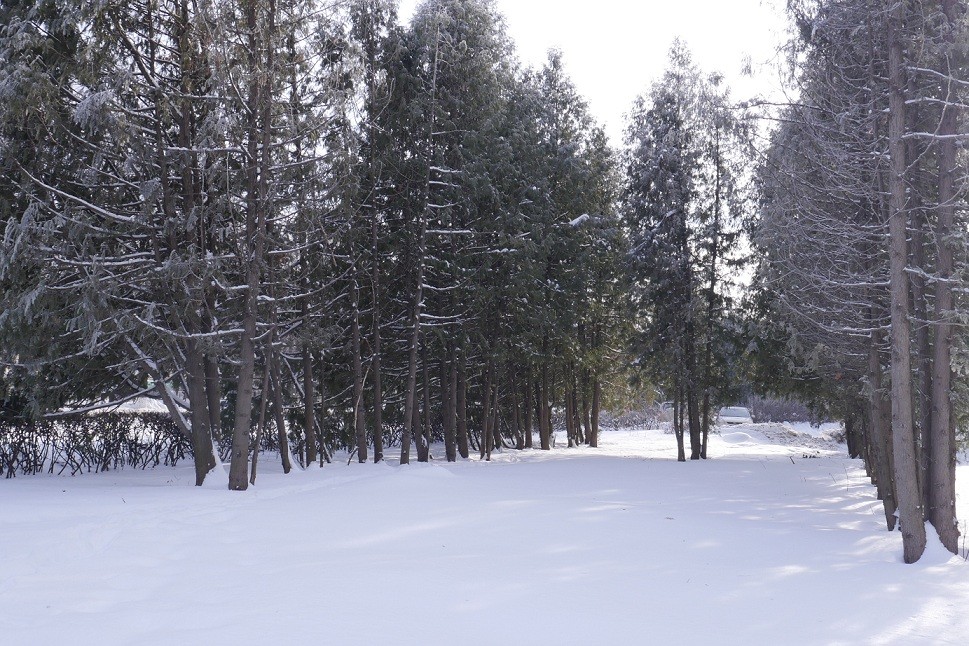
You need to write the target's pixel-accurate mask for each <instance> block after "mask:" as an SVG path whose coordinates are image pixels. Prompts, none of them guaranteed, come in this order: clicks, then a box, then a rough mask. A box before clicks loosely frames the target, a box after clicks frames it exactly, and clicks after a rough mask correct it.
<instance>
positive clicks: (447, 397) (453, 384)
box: [441, 343, 458, 462]
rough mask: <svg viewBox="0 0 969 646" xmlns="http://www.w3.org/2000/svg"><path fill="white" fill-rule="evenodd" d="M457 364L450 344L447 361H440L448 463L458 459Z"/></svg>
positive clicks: (445, 446) (445, 453)
mask: <svg viewBox="0 0 969 646" xmlns="http://www.w3.org/2000/svg"><path fill="white" fill-rule="evenodd" d="M457 399H458V364H457V356H456V352H455V349H454V344H453V343H452V344H450V347H449V350H448V358H447V361H445V360H444V359H442V360H441V401H442V402H444V455H445V459H446V460H447V461H448V462H455V461H456V460H457V459H458V451H457V423H458V415H457V412H458V409H457Z"/></svg>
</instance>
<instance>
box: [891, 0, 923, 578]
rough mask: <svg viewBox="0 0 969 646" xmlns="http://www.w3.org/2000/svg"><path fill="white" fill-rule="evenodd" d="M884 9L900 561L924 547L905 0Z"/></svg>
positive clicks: (910, 560) (915, 556) (915, 557)
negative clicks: (912, 316)
mask: <svg viewBox="0 0 969 646" xmlns="http://www.w3.org/2000/svg"><path fill="white" fill-rule="evenodd" d="M888 4H889V6H890V7H891V10H890V13H889V25H888V33H889V53H888V67H889V71H888V76H889V79H888V83H889V121H888V141H889V152H890V156H891V171H890V174H889V177H888V185H889V212H890V214H889V222H888V229H889V254H888V257H889V268H890V283H891V290H890V291H891V320H892V327H891V348H892V352H891V373H892V435H893V438H892V450H893V454H894V458H895V491H896V494H897V496H898V517H899V522H900V524H901V531H902V542H903V552H904V560H905V562H906V563H914V562H916V561H918V560H919V558H920V557H921V556H922V553H923V552H924V551H925V540H926V539H925V513H924V508H923V507H922V495H921V489H920V487H919V473H918V471H919V469H918V461H917V459H916V447H915V433H914V429H913V428H912V354H911V328H910V322H909V286H908V276H907V275H906V273H905V270H906V267H907V264H908V234H907V217H906V215H907V214H906V211H905V202H906V198H905V179H904V178H905V143H904V140H903V136H904V134H905V94H904V90H905V76H904V64H905V62H904V52H903V43H902V22H903V19H904V16H905V12H906V9H907V6H908V3H907V2H905V1H898V0H891V1H890V2H889V3H888Z"/></svg>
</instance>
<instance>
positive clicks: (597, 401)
mask: <svg viewBox="0 0 969 646" xmlns="http://www.w3.org/2000/svg"><path fill="white" fill-rule="evenodd" d="M601 406H602V383H601V382H600V381H599V375H595V376H594V377H593V378H592V430H591V431H590V432H589V433H590V434H589V446H591V447H592V448H594V449H595V448H598V446H599V409H600V408H601Z"/></svg>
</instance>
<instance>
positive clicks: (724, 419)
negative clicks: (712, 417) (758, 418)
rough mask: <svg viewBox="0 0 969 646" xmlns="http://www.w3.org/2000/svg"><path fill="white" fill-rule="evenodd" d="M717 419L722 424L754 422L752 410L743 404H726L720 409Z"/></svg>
mask: <svg viewBox="0 0 969 646" xmlns="http://www.w3.org/2000/svg"><path fill="white" fill-rule="evenodd" d="M717 420H718V421H719V422H720V423H721V424H753V423H754V419H753V418H752V417H751V416H750V411H749V410H747V409H746V408H744V407H743V406H726V407H724V408H721V409H720V413H719V414H717Z"/></svg>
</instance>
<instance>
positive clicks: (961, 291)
mask: <svg viewBox="0 0 969 646" xmlns="http://www.w3.org/2000/svg"><path fill="white" fill-rule="evenodd" d="M787 5H788V6H787V11H788V14H789V22H790V27H791V29H790V34H789V39H788V41H787V43H786V46H785V49H784V50H783V51H782V52H780V53H779V59H783V61H782V62H781V63H779V67H780V68H781V70H780V71H781V73H782V74H783V75H784V76H785V79H786V81H787V84H788V87H789V96H788V98H787V99H786V100H784V101H776V100H774V101H770V102H768V101H766V100H762V101H757V100H755V101H747V102H745V103H738V102H735V101H734V100H733V99H732V98H731V96H730V93H729V89H728V88H727V87H726V85H725V83H724V81H723V78H722V77H721V76H719V75H717V74H709V73H706V72H702V71H700V70H699V69H698V68H697V67H696V65H694V63H693V62H692V61H691V57H690V53H689V50H688V48H687V47H686V45H684V44H682V43H679V42H677V43H676V44H675V45H674V46H673V48H672V49H671V51H670V55H669V60H668V63H667V71H666V72H665V74H664V75H663V77H662V78H660V79H657V81H656V83H655V84H654V85H653V86H652V87H649V88H643V94H642V96H641V98H640V99H639V100H638V101H637V102H636V103H635V104H634V105H633V106H631V111H630V114H629V117H628V121H627V123H626V129H625V139H624V141H623V142H622V143H621V146H619V147H614V146H613V144H612V143H611V142H610V141H609V139H608V137H607V136H606V134H605V133H604V131H603V129H602V128H601V127H600V126H599V125H598V124H597V123H596V122H595V120H594V119H593V118H592V116H591V115H590V112H589V109H588V107H587V105H586V103H585V101H584V100H583V99H582V97H581V96H580V95H579V93H578V92H577V90H576V88H575V86H574V85H573V84H572V82H571V81H570V79H569V78H568V76H567V74H566V71H565V67H566V66H565V63H564V62H563V57H562V55H561V54H559V53H557V52H550V54H549V56H548V59H547V61H546V63H545V64H544V65H543V66H541V67H539V68H529V67H527V66H524V65H522V64H521V63H520V62H519V61H518V59H517V57H516V54H515V50H514V44H513V43H512V42H511V41H510V39H509V37H508V36H507V34H506V31H505V27H504V24H503V20H502V17H501V16H500V15H499V14H498V12H497V11H496V9H495V7H494V4H493V2H491V1H490V0H425V1H424V2H422V3H421V4H420V5H419V6H418V8H417V10H416V12H415V14H414V16H413V18H412V19H411V20H410V21H409V22H408V23H406V24H402V23H401V22H400V21H398V18H397V3H396V1H395V0H199V1H192V2H190V1H189V0H139V1H135V2H127V1H125V2H121V1H115V0H101V1H96V2H93V1H86V0H34V1H31V0H2V1H0V218H2V220H3V222H2V226H3V238H2V242H0V400H2V401H0V403H2V416H0V427H2V429H0V451H2V454H0V458H2V460H0V461H3V462H4V464H2V465H0V470H5V471H6V473H7V475H8V476H9V475H12V474H13V472H14V470H15V469H16V464H17V460H18V458H17V455H18V451H21V452H22V451H26V449H25V448H24V446H25V445H24V444H23V443H22V442H21V443H20V444H17V443H16V442H14V441H13V440H11V439H9V438H12V437H14V429H16V430H17V433H19V434H17V435H16V437H18V438H23V437H26V436H25V435H24V433H23V432H22V431H23V429H34V428H39V427H40V426H42V425H44V424H49V423H54V420H58V419H68V418H69V417H70V416H71V415H75V416H76V415H78V414H79V413H78V411H82V412H83V411H89V410H94V409H97V408H110V407H113V406H116V405H117V404H119V403H121V402H124V401H127V400H131V399H134V398H138V397H144V396H150V397H154V398H157V399H159V400H160V401H161V402H163V403H164V405H165V407H166V409H167V410H168V412H169V414H170V416H171V421H172V423H173V424H174V427H175V428H176V429H177V430H176V432H177V433H180V434H181V435H182V436H183V437H184V438H187V441H188V442H189V443H190V453H191V455H192V457H193V459H194V462H195V468H196V480H197V483H199V484H201V483H202V481H203V480H204V479H205V477H206V474H207V473H209V472H210V471H211V470H212V469H213V468H214V467H215V465H216V459H217V455H216V454H217V453H218V452H219V451H220V449H221V450H222V451H223V457H225V458H227V459H228V460H229V461H230V465H229V475H230V477H229V487H230V488H231V489H245V488H246V487H247V485H248V484H249V482H250V481H251V480H252V479H253V478H254V476H255V464H254V460H255V459H256V457H257V455H258V449H259V446H260V444H261V442H262V441H263V439H264V438H265V437H266V436H268V435H270V434H271V435H272V436H273V443H272V444H273V446H274V447H275V448H276V449H278V451H279V455H280V456H281V457H282V459H283V461H284V465H285V468H286V470H287V471H288V470H289V469H290V468H291V466H292V465H291V461H293V460H296V461H298V462H299V463H300V464H302V465H304V466H305V465H309V464H312V463H317V462H318V463H321V464H322V463H324V462H325V461H327V460H329V459H330V456H331V455H332V453H333V451H334V450H346V451H348V452H349V455H350V457H351V459H356V460H358V461H360V462H367V461H369V460H374V461H380V460H382V459H383V457H384V454H385V452H386V451H387V450H388V449H389V447H394V450H395V451H399V455H400V461H401V463H407V462H408V461H409V460H410V459H411V451H412V450H413V451H414V453H415V456H416V459H417V460H419V461H426V460H428V459H429V458H430V457H431V445H432V443H435V442H438V441H441V442H443V456H439V457H444V459H446V460H457V459H463V458H467V457H468V456H469V454H470V453H471V452H477V453H478V454H479V455H480V456H481V458H482V459H488V458H489V457H490V455H491V452H492V451H493V450H496V449H520V450H524V449H529V448H532V444H533V441H534V442H535V444H536V446H535V448H541V449H549V448H550V447H551V444H552V442H553V438H554V436H555V428H558V426H559V425H561V427H562V430H564V432H565V438H564V440H560V441H563V442H567V443H568V445H569V446H573V445H577V444H582V443H585V444H589V445H591V446H593V447H594V446H595V445H596V442H597V437H598V433H599V428H598V425H599V417H600V412H601V411H603V410H604V409H607V408H611V409H614V410H616V411H618V410H620V409H622V408H623V407H628V406H629V405H631V404H633V403H634V404H635V405H641V404H642V403H644V402H649V401H653V400H654V399H656V398H660V397H661V398H663V399H668V400H670V401H672V402H673V411H674V413H673V418H674V419H673V424H672V426H673V430H674V432H675V437H676V441H677V448H678V456H677V457H678V458H679V459H680V460H685V459H686V458H687V453H689V457H690V458H691V459H701V458H705V457H706V445H707V437H708V434H709V433H710V431H711V428H712V425H713V420H712V416H713V415H712V412H711V411H715V410H716V407H718V406H719V405H721V404H725V403H731V402H735V401H737V400H739V399H742V398H743V397H744V396H746V395H749V394H751V393H753V392H761V393H765V394H771V395H774V396H783V397H792V398H796V399H799V400H801V401H804V402H807V403H809V404H810V405H811V406H812V407H813V408H814V409H815V410H816V411H818V412H819V414H824V415H828V416H831V417H834V418H837V419H843V420H844V421H845V429H846V434H847V438H848V445H849V451H850V452H851V454H852V455H853V456H854V457H862V458H864V459H865V464H866V466H867V468H868V470H869V473H870V474H871V476H872V478H873V480H874V481H875V482H876V483H877V486H878V492H879V496H880V497H881V498H882V500H883V501H884V503H885V511H886V519H887V522H888V524H889V526H890V527H891V526H893V524H894V523H895V519H896V518H898V519H899V521H900V523H901V527H902V533H903V536H904V537H905V550H906V559H907V560H910V561H911V560H917V558H918V556H919V555H920V554H921V549H923V548H924V544H925V535H924V527H925V524H924V521H925V520H928V521H930V522H931V523H932V525H933V526H934V527H935V528H936V529H937V530H938V532H939V534H940V537H941V538H942V541H943V543H944V544H945V545H946V546H947V547H948V548H949V549H950V550H952V551H955V549H956V543H955V541H956V540H957V539H958V528H957V525H956V522H955V515H954V507H953V502H954V497H955V493H954V484H953V483H954V468H955V457H956V452H957V448H958V439H959V435H958V434H957V429H959V428H960V423H961V421H962V420H963V419H964V418H965V417H966V416H967V413H969V393H967V392H966V391H965V383H964V379H960V378H964V377H965V375H966V373H967V372H969V362H967V361H966V359H967V353H966V343H965V342H966V334H965V329H964V326H963V322H964V320H965V313H966V310H965V307H964V303H963V301H964V298H965V292H966V281H965V278H966V276H965V273H966V265H965V260H966V254H965V250H966V248H965V243H966V241H965V235H964V234H965V232H966V216H967V209H966V192H965V189H966V184H967V177H966V165H965V158H966V152H965V143H966V140H967V138H969V137H967V135H966V134H965V133H966V129H965V125H964V124H965V123H966V122H965V120H964V119H963V118H962V112H963V111H964V109H965V107H966V97H967V95H969V74H967V73H966V72H967V47H969V44H967V43H969V37H967V31H966V21H967V19H966V11H965V5H964V3H961V2H956V1H954V0H933V1H928V0H926V1H924V2H919V1H916V0H851V1H849V0H818V1H808V0H791V1H790V2H788V3H787ZM634 64H635V61H616V62H615V65H616V69H615V70H608V71H605V70H604V73H610V74H615V76H616V78H617V79H618V82H621V79H622V78H623V74H622V66H623V65H634ZM270 431H271V433H270ZM4 433H6V434H7V435H3V434H4ZM533 436H534V438H535V439H534V440H533ZM4 438H7V439H4ZM18 442H20V440H18ZM687 444H688V445H687ZM0 472H3V471H0ZM920 527H921V528H922V529H923V531H922V532H921V534H920V532H919V528H920Z"/></svg>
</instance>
